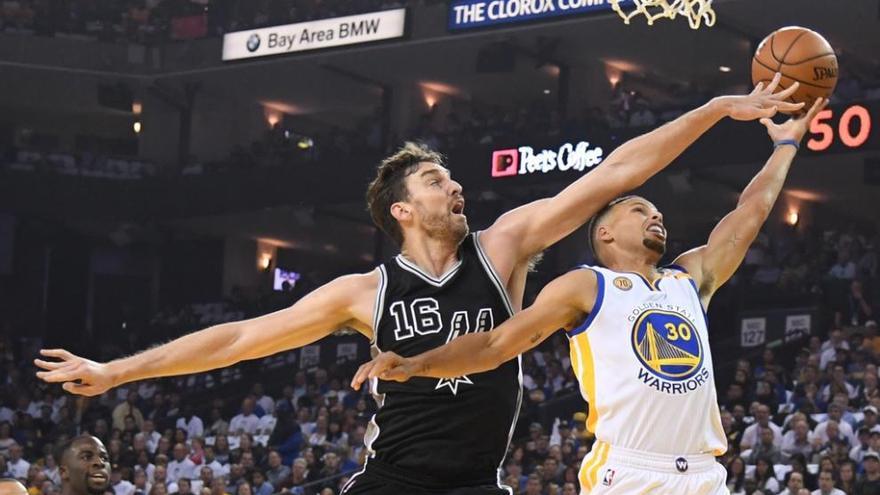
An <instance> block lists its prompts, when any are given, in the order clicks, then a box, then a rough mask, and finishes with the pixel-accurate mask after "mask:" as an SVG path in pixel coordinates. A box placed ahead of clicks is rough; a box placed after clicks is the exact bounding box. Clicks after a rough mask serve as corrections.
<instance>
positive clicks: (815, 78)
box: [752, 26, 837, 110]
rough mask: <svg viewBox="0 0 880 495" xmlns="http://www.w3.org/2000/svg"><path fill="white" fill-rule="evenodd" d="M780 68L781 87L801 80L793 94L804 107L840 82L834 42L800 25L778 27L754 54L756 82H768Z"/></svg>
mask: <svg viewBox="0 0 880 495" xmlns="http://www.w3.org/2000/svg"><path fill="white" fill-rule="evenodd" d="M777 72H780V73H781V74H782V79H781V80H780V81H779V85H780V87H781V88H787V87H789V86H790V85H791V84H792V83H794V81H798V82H799V83H801V84H800V87H799V88H798V90H797V91H795V93H794V94H793V95H791V97H790V98H789V99H790V100H791V101H793V102H795V103H800V102H804V103H805V105H804V110H807V109H809V108H810V105H812V104H813V102H814V101H815V100H816V98H819V97H822V98H828V97H829V96H831V93H832V92H833V91H834V86H835V85H836V84H837V55H835V54H834V49H833V48H831V44H829V43H828V41H827V40H826V39H825V38H823V37H822V35H820V34H819V33H817V32H816V31H813V30H811V29H807V28H802V27H799V26H789V27H784V28H782V29H779V30H776V31H774V32H773V33H771V34H770V36H767V37H766V38H764V41H762V42H761V44H760V45H758V50H757V51H756V52H755V56H754V58H752V84H758V83H759V82H762V81H763V82H764V84H767V83H768V82H770V81H771V80H772V79H773V76H774V74H775V73H777Z"/></svg>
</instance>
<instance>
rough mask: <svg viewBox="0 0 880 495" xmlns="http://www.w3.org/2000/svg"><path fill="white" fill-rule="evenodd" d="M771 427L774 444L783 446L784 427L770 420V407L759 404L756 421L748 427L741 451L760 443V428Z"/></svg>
mask: <svg viewBox="0 0 880 495" xmlns="http://www.w3.org/2000/svg"><path fill="white" fill-rule="evenodd" d="M762 428H763V429H766V428H769V429H771V430H772V431H773V444H774V445H776V446H777V447H781V446H782V428H780V427H779V426H778V425H776V423H773V422H771V421H770V408H769V407H767V406H766V405H764V404H759V405H758V406H757V408H756V410H755V423H754V424H752V425H751V426H749V427H748V428H746V430H745V431H744V432H743V437H742V441H741V442H740V446H739V447H740V451H745V450H748V449H751V448H752V447H753V446H754V445H756V444H757V443H758V440H759V433H760V429H762Z"/></svg>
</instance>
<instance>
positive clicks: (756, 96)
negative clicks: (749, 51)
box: [722, 72, 804, 120]
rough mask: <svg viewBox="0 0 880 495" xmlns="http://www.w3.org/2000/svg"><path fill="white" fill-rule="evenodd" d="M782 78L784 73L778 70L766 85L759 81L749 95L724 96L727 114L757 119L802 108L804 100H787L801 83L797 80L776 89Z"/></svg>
mask: <svg viewBox="0 0 880 495" xmlns="http://www.w3.org/2000/svg"><path fill="white" fill-rule="evenodd" d="M781 78H782V74H780V73H778V72H777V73H776V75H775V76H773V80H772V81H770V83H769V84H767V85H766V86H765V85H764V83H763V82H759V83H758V85H757V86H755V89H753V90H752V92H751V93H749V94H747V95H742V96H724V97H722V99H723V100H724V101H725V103H727V115H728V116H729V117H730V118H732V119H734V120H756V119H763V118H770V117H773V116H774V115H776V112H784V113H790V112H797V111H799V110H800V109H802V108H803V107H804V104H803V102H801V103H792V102H790V101H787V100H788V98H789V97H790V96H791V95H792V94H794V92H795V91H797V89H798V86H800V83H798V82H795V83H794V84H792V85H791V86H789V87H787V88H785V89H783V90H781V91H776V90H777V89H778V88H779V80H780V79H781Z"/></svg>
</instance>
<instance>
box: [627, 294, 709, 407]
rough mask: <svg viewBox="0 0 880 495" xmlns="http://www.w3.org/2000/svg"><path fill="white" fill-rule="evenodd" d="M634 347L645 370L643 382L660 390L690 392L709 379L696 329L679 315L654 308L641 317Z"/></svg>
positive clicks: (636, 327)
mask: <svg viewBox="0 0 880 495" xmlns="http://www.w3.org/2000/svg"><path fill="white" fill-rule="evenodd" d="M632 347H633V351H634V352H635V354H636V357H637V358H638V359H639V362H641V364H642V366H643V367H644V370H640V371H639V379H640V380H641V381H643V382H644V383H645V384H647V385H648V386H651V387H653V388H655V389H657V390H658V391H661V392H667V393H672V394H680V393H687V392H689V391H692V390H695V389H696V388H697V387H699V386H700V385H702V384H703V383H704V382H705V381H706V379H707V378H708V377H709V372H708V370H706V369H705V368H704V367H703V352H704V351H703V343H702V340H701V339H700V336H699V334H698V333H697V329H696V326H695V325H694V324H693V323H692V322H691V321H690V320H689V319H688V318H685V317H684V316H683V315H681V314H679V313H676V312H673V311H665V310H660V309H650V310H648V311H645V312H644V313H642V314H641V315H639V317H638V318H637V319H636V321H635V324H634V325H633V330H632ZM652 375H653V376H652ZM695 375H696V376H695Z"/></svg>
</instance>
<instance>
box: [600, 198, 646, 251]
mask: <svg viewBox="0 0 880 495" xmlns="http://www.w3.org/2000/svg"><path fill="white" fill-rule="evenodd" d="M638 197H639V196H636V195H635V194H630V195H627V196H620V197H618V198H617V199H614V200H612V201H611V202H610V203H608V204H607V205H605V206H603V207H602V209H601V210H599V211H598V212H597V213H596V214H595V215H593V218H591V219H590V223H589V224H588V225H587V231H588V232H589V239H588V242H589V245H590V251H592V252H593V259H594V260H595V261H596V264H597V265H602V260H600V259H599V243H598V242H597V239H596V233H597V232H598V230H599V223H600V222H602V220H604V219H605V217H606V216H608V213H609V212H610V211H611V209H612V208H614V207H615V206H617V205H619V204H620V203H623V202H624V201H627V200H630V199H633V198H638Z"/></svg>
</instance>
